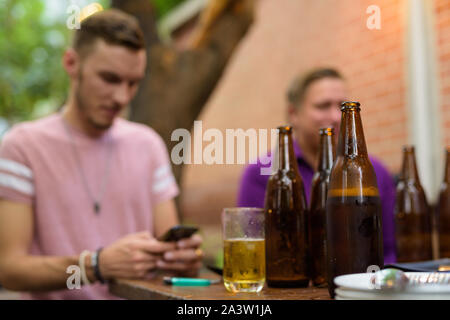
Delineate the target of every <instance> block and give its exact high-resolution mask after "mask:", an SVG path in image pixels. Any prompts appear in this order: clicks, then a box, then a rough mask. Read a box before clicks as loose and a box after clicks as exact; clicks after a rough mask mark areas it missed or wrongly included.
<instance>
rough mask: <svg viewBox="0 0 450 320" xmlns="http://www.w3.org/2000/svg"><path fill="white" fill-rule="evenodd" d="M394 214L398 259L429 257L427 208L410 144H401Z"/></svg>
mask: <svg viewBox="0 0 450 320" xmlns="http://www.w3.org/2000/svg"><path fill="white" fill-rule="evenodd" d="M394 214H395V239H396V246H397V260H398V262H412V261H424V260H431V259H432V246H431V210H430V207H429V206H428V203H427V199H426V196H425V192H424V190H423V188H422V185H421V184H420V179H419V175H418V172H417V166H416V157H415V151H414V147H413V146H405V147H403V166H402V172H401V175H400V180H399V182H398V184H397V192H396V202H395V211H394Z"/></svg>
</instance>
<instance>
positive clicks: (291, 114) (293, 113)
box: [287, 103, 298, 124]
mask: <svg viewBox="0 0 450 320" xmlns="http://www.w3.org/2000/svg"><path fill="white" fill-rule="evenodd" d="M297 117H298V107H295V106H294V105H293V104H292V103H289V104H288V106H287V120H288V122H289V123H291V124H292V123H295V122H296V121H295V120H296V118H297Z"/></svg>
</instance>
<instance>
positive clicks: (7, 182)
mask: <svg viewBox="0 0 450 320" xmlns="http://www.w3.org/2000/svg"><path fill="white" fill-rule="evenodd" d="M63 65H64V68H65V70H66V71H67V73H68V75H69V77H70V82H71V85H70V92H69V97H68V100H67V103H66V104H65V106H64V107H63V109H62V111H61V112H60V113H58V114H54V115H51V116H48V117H46V118H43V119H40V120H37V121H33V122H27V123H22V124H19V125H16V126H15V127H14V128H13V129H12V130H11V131H10V132H9V133H8V134H7V135H6V136H5V138H4V140H3V141H2V145H1V147H0V283H1V284H2V285H3V286H4V287H6V288H7V289H11V290H17V291H22V292H27V296H28V297H29V298H34V299H108V298H113V297H112V296H111V295H109V293H108V288H107V285H106V284H104V282H105V281H108V280H112V279H115V278H136V279H143V278H145V277H147V276H149V274H152V273H153V272H156V271H157V270H166V271H173V272H177V273H180V274H183V275H187V276H192V275H195V274H196V273H197V271H198V269H199V268H200V266H201V258H202V253H201V250H200V249H199V246H200V245H201V242H202V239H201V237H200V236H199V235H194V236H192V237H191V238H188V239H185V240H181V241H178V242H169V243H166V242H160V241H158V240H156V238H157V237H159V236H161V235H162V234H163V233H164V232H165V231H166V230H168V229H169V228H170V227H172V226H174V225H176V224H177V223H178V218H177V213H176V208H175V204H174V200H173V198H174V197H175V196H176V195H177V194H178V188H177V185H176V183H175V180H174V178H173V175H172V171H171V165H170V161H169V157H168V152H167V149H166V147H165V144H164V142H163V141H162V139H161V138H160V137H159V135H158V134H157V133H156V132H155V131H153V130H152V129H150V128H148V127H146V126H144V125H140V124H136V123H131V122H129V121H127V120H124V119H121V118H118V116H119V114H120V112H121V111H122V110H123V109H124V108H125V107H126V106H127V105H128V104H129V102H130V101H131V99H132V98H133V97H134V95H135V93H136V90H137V88H138V84H139V81H140V80H141V79H142V78H143V77H144V74H145V68H146V52H145V47H144V42H143V35H142V32H141V30H140V29H139V26H138V23H137V21H136V20H135V19H134V18H133V17H131V16H129V15H127V14H124V13H121V12H119V11H117V10H107V11H103V12H100V13H96V14H94V15H93V16H90V17H89V18H87V19H86V20H84V21H83V22H82V24H81V29H79V30H77V31H76V33H75V37H74V42H73V46H72V48H70V49H68V50H67V51H66V52H65V54H64V57H63ZM72 265H75V266H79V267H81V270H82V273H81V275H82V279H83V281H82V282H83V284H84V285H83V286H82V287H81V289H72V290H69V289H68V287H67V280H68V277H69V276H70V274H69V273H67V272H66V271H67V270H68V268H69V267H70V266H72ZM96 266H97V267H96ZM69 269H70V268H69ZM100 282H103V283H100Z"/></svg>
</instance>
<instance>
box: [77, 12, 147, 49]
mask: <svg viewBox="0 0 450 320" xmlns="http://www.w3.org/2000/svg"><path fill="white" fill-rule="evenodd" d="M98 39H102V40H104V41H105V42H106V43H108V44H116V45H120V46H124V47H127V48H130V49H132V50H139V49H142V48H144V46H145V43H144V34H143V32H142V30H141V28H140V26H139V22H138V20H137V19H136V18H135V17H133V16H131V15H129V14H127V13H125V12H123V11H120V10H117V9H108V10H105V11H100V12H97V13H94V14H93V15H91V16H89V17H88V18H86V19H85V20H83V21H82V22H81V24H80V29H78V30H76V31H75V35H74V38H73V44H72V45H73V48H74V49H75V50H76V51H77V52H78V53H79V54H81V55H85V54H87V53H89V52H90V50H91V49H92V47H93V44H94V43H95V41H96V40H98Z"/></svg>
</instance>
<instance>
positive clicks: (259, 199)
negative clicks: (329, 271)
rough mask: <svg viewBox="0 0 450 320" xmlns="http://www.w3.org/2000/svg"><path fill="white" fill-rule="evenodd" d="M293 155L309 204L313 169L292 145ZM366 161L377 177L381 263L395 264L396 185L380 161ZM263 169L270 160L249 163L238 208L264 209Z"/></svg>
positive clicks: (242, 180)
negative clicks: (382, 251) (382, 261)
mask: <svg viewBox="0 0 450 320" xmlns="http://www.w3.org/2000/svg"><path fill="white" fill-rule="evenodd" d="M294 153H295V156H296V158H297V163H298V169H299V171H300V175H301V176H302V179H303V184H304V187H305V194H306V201H307V202H308V204H309V200H310V193H311V184H312V178H313V175H314V169H313V168H312V167H311V166H310V165H309V164H308V163H307V162H306V161H305V159H304V157H303V153H302V150H301V149H300V147H299V146H298V144H297V143H295V142H294ZM268 157H270V155H269V156H268ZM369 158H370V161H371V162H372V165H373V168H374V170H375V174H376V176H377V183H378V189H379V192H380V200H381V205H382V222H383V245H384V263H385V264H389V263H393V262H395V261H396V254H395V229H394V206H395V184H394V180H393V179H392V177H391V175H390V174H389V172H388V171H387V169H386V168H385V167H384V166H383V165H382V164H381V162H380V161H379V160H377V159H376V158H374V157H373V156H370V157H369ZM265 160H266V159H265ZM263 163H264V164H263ZM267 163H268V164H267ZM264 167H270V163H269V161H263V162H261V161H260V159H258V161H257V163H256V164H250V165H248V166H247V167H246V168H245V170H244V173H243V175H242V178H241V183H240V187H239V194H238V203H237V205H238V206H239V207H258V208H264V198H265V195H266V186H267V181H268V180H269V177H270V176H268V175H262V174H261V168H264Z"/></svg>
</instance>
